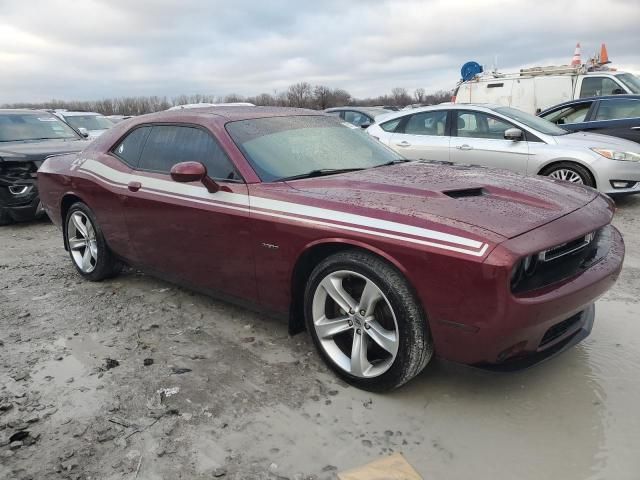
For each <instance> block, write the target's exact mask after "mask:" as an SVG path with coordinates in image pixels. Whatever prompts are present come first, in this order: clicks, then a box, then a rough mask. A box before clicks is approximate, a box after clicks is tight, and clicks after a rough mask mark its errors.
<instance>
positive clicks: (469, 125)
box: [457, 112, 513, 140]
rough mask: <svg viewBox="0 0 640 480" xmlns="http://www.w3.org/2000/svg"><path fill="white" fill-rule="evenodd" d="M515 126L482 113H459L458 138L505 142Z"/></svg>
mask: <svg viewBox="0 0 640 480" xmlns="http://www.w3.org/2000/svg"><path fill="white" fill-rule="evenodd" d="M509 128H513V125H511V124H510V123H507V122H505V121H503V120H500V119H498V118H495V117H492V116H490V115H486V114H484V113H481V112H457V132H458V137H466V138H486V139H494V140H504V132H505V130H507V129H509Z"/></svg>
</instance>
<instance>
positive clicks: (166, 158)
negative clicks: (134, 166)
mask: <svg viewBox="0 0 640 480" xmlns="http://www.w3.org/2000/svg"><path fill="white" fill-rule="evenodd" d="M180 162H202V163H203V164H204V165H205V167H207V173H208V175H209V176H210V177H211V178H217V179H225V180H240V176H239V175H238V174H237V173H236V171H235V169H234V167H233V165H232V163H231V161H230V160H229V158H228V157H227V155H226V154H225V153H224V151H223V150H222V148H221V147H220V146H219V145H218V143H217V142H216V141H215V140H214V139H213V137H212V136H211V135H209V134H208V133H206V132H205V131H203V130H200V129H199V128H195V127H186V126H185V127H183V126H177V125H155V126H154V127H153V128H152V130H151V133H149V137H148V138H147V142H146V143H145V146H144V150H143V152H142V155H141V157H140V162H139V167H138V168H139V169H141V170H151V171H155V172H162V173H169V171H170V170H171V167H173V166H174V165H175V164H176V163H180Z"/></svg>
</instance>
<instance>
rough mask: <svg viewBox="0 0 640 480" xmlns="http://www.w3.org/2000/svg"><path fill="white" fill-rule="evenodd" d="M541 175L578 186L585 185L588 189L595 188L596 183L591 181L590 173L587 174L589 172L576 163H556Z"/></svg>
mask: <svg viewBox="0 0 640 480" xmlns="http://www.w3.org/2000/svg"><path fill="white" fill-rule="evenodd" d="M543 175H546V176H547V177H551V178H555V179H557V180H564V181H567V182H571V183H576V184H578V185H586V186H588V187H593V188H596V183H595V181H594V180H593V177H592V176H591V173H589V170H587V169H586V168H585V167H583V166H582V165H580V164H578V163H573V162H560V163H556V164H555V165H552V166H551V167H549V168H548V169H546V170H544V172H543Z"/></svg>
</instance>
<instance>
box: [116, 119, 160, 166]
mask: <svg viewBox="0 0 640 480" xmlns="http://www.w3.org/2000/svg"><path fill="white" fill-rule="evenodd" d="M150 130H151V127H140V128H136V129H135V130H133V131H132V132H131V133H129V134H128V135H127V136H126V137H124V139H123V140H122V141H121V142H120V143H119V144H118V145H116V147H115V148H114V149H113V150H112V152H113V153H115V154H116V156H117V157H119V158H120V159H122V160H123V161H124V162H125V163H126V164H128V165H129V166H131V167H134V168H135V167H137V165H138V159H139V158H140V152H142V147H143V146H144V141H145V140H146V139H147V136H148V135H149V131H150Z"/></svg>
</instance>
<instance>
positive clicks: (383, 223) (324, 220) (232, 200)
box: [79, 159, 488, 257]
mask: <svg viewBox="0 0 640 480" xmlns="http://www.w3.org/2000/svg"><path fill="white" fill-rule="evenodd" d="M79 170H80V171H82V172H83V173H84V174H87V175H89V176H91V177H92V178H95V179H97V180H99V181H102V182H105V183H107V184H109V185H111V186H113V187H116V188H127V184H128V183H129V182H132V181H137V182H140V183H141V184H142V188H141V189H140V191H146V193H149V194H154V195H160V196H163V197H168V198H175V199H179V200H187V201H192V202H195V203H199V204H205V205H211V206H215V207H220V208H227V209H231V210H236V211H244V212H251V214H255V215H264V216H268V217H274V218H282V219H288V220H294V221H298V222H303V223H310V224H315V225H321V226H328V227H333V228H338V229H342V230H348V231H354V232H361V233H366V234H370V235H376V236H380V237H385V238H392V239H396V240H402V241H407V242H410V243H417V244H421V245H426V246H431V247H436V248H441V249H444V250H450V251H455V252H460V253H465V254H468V255H472V256H476V257H481V256H483V255H484V254H485V252H486V251H487V249H488V245H487V244H485V243H482V242H479V241H477V240H472V239H469V238H465V237H460V236H457V235H451V234H448V233H443V232H438V231H436V230H430V229H426V228H420V227H415V226H412V225H406V224H403V223H397V222H391V221H388V220H380V219H377V218H373V217H366V216H363V215H356V214H351V213H346V212H341V211H338V210H329V209H325V208H319V207H313V206H310V205H303V204H299V203H292V202H284V201H281V200H274V199H270V198H264V197H255V196H252V197H249V196H248V195H243V194H237V193H230V192H216V193H215V194H212V193H209V192H208V191H207V189H206V188H204V187H199V186H195V185H188V184H184V183H178V182H174V181H172V180H162V179H158V178H152V177H147V176H142V175H136V174H129V173H126V172H121V171H118V170H115V169H113V168H110V167H107V166H106V165H104V164H102V163H100V162H97V161H95V160H91V159H87V160H86V161H84V162H83V163H82V164H81V165H80V166H79ZM150 189H151V190H150ZM251 208H253V209H251ZM258 209H259V210H258ZM287 214H288V215H287ZM292 215H301V216H304V217H311V218H301V217H297V216H292ZM331 221H333V222H341V223H345V224H348V225H342V224H336V223H330V222H331ZM362 227H364V228H362ZM367 227H368V228H367ZM371 228H375V229H377V230H383V231H377V230H369V229H371ZM402 234H404V235H412V236H414V237H421V239H417V238H411V237H406V236H403V235H402ZM422 239H424V240H422ZM438 242H446V243H447V244H451V245H447V244H443V243H438Z"/></svg>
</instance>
